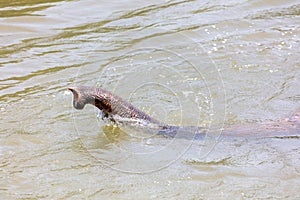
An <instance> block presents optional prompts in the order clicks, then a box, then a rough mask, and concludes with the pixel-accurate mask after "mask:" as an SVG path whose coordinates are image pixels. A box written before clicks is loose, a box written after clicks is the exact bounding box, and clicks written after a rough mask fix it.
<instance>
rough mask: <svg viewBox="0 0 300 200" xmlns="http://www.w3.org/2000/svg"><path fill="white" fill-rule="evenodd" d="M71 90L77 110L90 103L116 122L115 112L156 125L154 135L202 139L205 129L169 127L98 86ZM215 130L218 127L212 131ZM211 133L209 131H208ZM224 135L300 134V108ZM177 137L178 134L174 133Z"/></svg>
mask: <svg viewBox="0 0 300 200" xmlns="http://www.w3.org/2000/svg"><path fill="white" fill-rule="evenodd" d="M68 89H69V90H70V91H71V92H72V93H73V96H74V98H73V106H74V108H76V109H79V110H81V109H83V108H84V106H85V105H86V104H92V105H94V106H96V107H97V108H99V109H100V110H101V111H102V113H103V115H102V116H103V117H102V118H108V119H109V120H110V121H112V122H115V119H114V116H116V115H118V116H120V117H122V118H129V119H141V120H144V121H145V122H148V123H149V124H155V125H157V126H158V127H159V131H158V133H157V134H160V135H164V136H168V137H175V136H176V135H177V134H178V133H180V134H179V135H181V136H180V137H182V136H184V133H185V132H187V133H193V134H190V135H189V136H188V137H186V138H188V139H195V138H196V139H201V138H203V137H204V136H205V135H206V133H207V130H205V129H203V128H202V127H196V126H194V127H193V126H190V127H185V126H171V125H167V124H164V123H162V122H160V121H158V120H156V119H154V118H152V117H150V116H149V115H148V114H146V113H144V112H143V111H141V110H139V109H138V108H136V107H134V106H133V105H132V104H130V103H129V102H127V101H125V100H123V99H122V98H121V97H119V96H117V95H114V94H112V93H111V92H109V91H106V90H104V89H101V88H94V87H88V86H77V87H69V88H68ZM215 131H216V132H218V130H215ZM210 132H211V131H210ZM223 135H229V136H249V135H250V136H251V135H252V136H253V135H255V136H260V135H262V136H290V135H292V136H295V135H296V136H297V137H298V135H300V110H299V111H297V112H295V113H294V114H293V115H292V116H290V117H288V118H284V119H281V120H276V121H273V122H266V123H255V124H249V125H243V126H231V127H225V129H224V130H223ZM176 137H177V136H176Z"/></svg>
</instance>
